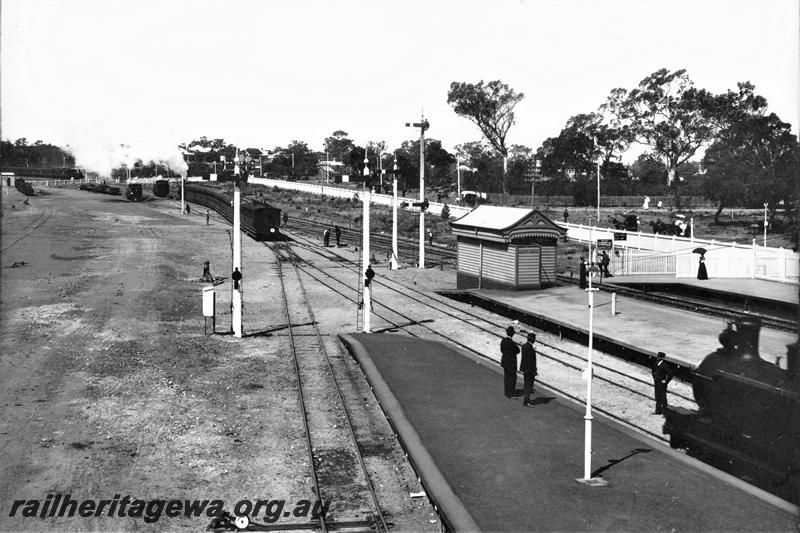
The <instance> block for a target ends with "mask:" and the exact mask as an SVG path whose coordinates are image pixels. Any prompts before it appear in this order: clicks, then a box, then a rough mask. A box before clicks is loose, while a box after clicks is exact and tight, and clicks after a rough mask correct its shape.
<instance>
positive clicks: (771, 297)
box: [606, 275, 800, 305]
mask: <svg viewBox="0 0 800 533" xmlns="http://www.w3.org/2000/svg"><path fill="white" fill-rule="evenodd" d="M606 281H607V282H609V283H611V284H617V283H619V284H622V285H632V284H652V285H685V286H687V287H691V288H692V289H695V290H698V291H710V292H717V293H721V294H730V295H736V296H743V297H747V298H752V299H763V300H765V301H773V302H779V303H786V304H794V305H798V303H800V292H798V291H799V290H800V286H798V285H795V284H791V283H778V282H776V281H767V280H763V279H741V278H712V279H705V280H699V279H694V278H676V277H674V276H646V275H637V276H614V277H612V278H610V279H608V278H606Z"/></svg>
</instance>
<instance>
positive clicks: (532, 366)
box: [519, 331, 536, 406]
mask: <svg viewBox="0 0 800 533" xmlns="http://www.w3.org/2000/svg"><path fill="white" fill-rule="evenodd" d="M534 342H536V333H533V332H532V331H529V332H528V341H527V342H526V343H525V344H523V345H522V356H521V358H520V362H519V371H520V372H522V376H523V377H524V378H525V385H524V387H523V391H522V394H523V395H524V398H523V400H522V405H523V406H525V405H533V401H531V395H532V394H533V381H534V379H536V350H535V349H534V348H533V343H534Z"/></svg>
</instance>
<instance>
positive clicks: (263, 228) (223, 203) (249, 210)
mask: <svg viewBox="0 0 800 533" xmlns="http://www.w3.org/2000/svg"><path fill="white" fill-rule="evenodd" d="M184 199H185V200H186V201H187V202H192V203H195V204H200V205H203V206H206V207H208V208H210V209H213V210H214V211H216V212H217V213H219V214H220V215H222V216H223V217H225V219H226V220H228V221H229V222H230V221H233V207H232V205H231V203H232V202H231V200H232V198H231V196H230V195H229V194H227V193H226V192H225V191H224V189H222V188H220V187H210V186H204V185H198V184H196V183H187V184H186V185H185V186H184ZM240 209H241V211H240V212H241V224H242V230H243V231H244V232H245V233H247V234H248V235H250V236H251V237H253V238H254V239H256V240H259V241H264V240H266V241H275V240H283V238H284V237H283V235H282V234H281V232H280V225H281V210H280V209H278V208H276V207H271V206H270V205H268V204H260V203H256V202H253V201H251V200H244V199H243V200H242V202H241V207H240Z"/></svg>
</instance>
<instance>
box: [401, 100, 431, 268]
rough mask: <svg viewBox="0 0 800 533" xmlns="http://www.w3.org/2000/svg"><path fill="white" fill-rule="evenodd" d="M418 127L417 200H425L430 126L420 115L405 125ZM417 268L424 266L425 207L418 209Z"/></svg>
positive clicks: (422, 201)
mask: <svg viewBox="0 0 800 533" xmlns="http://www.w3.org/2000/svg"><path fill="white" fill-rule="evenodd" d="M412 126H413V127H415V128H419V202H420V204H422V203H424V202H425V130H427V129H428V128H430V127H431V125H430V123H429V122H428V121H427V120H425V115H422V117H421V120H420V122H414V123H413V124H411V123H410V122H406V127H412ZM419 268H425V209H424V208H420V210H419Z"/></svg>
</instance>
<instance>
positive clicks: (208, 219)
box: [206, 209, 211, 226]
mask: <svg viewBox="0 0 800 533" xmlns="http://www.w3.org/2000/svg"><path fill="white" fill-rule="evenodd" d="M210 220H211V213H209V212H208V209H206V226H208V224H209V221H210Z"/></svg>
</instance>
